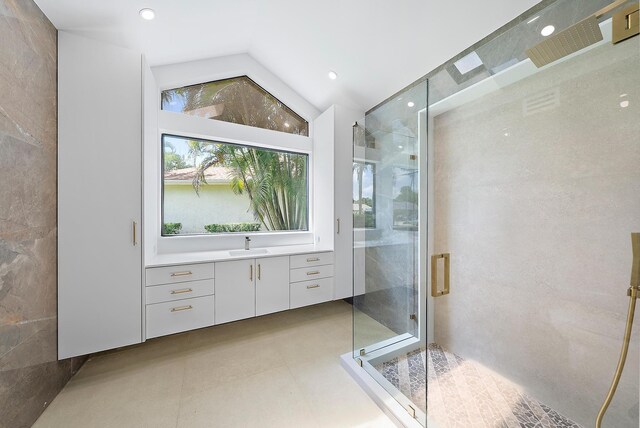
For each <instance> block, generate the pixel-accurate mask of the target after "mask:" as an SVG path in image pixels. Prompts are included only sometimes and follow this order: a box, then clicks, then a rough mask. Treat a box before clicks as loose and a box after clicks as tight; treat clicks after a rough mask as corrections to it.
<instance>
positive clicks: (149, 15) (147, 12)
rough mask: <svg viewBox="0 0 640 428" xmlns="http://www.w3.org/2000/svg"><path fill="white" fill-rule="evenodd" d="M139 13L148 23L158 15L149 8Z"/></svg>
mask: <svg viewBox="0 0 640 428" xmlns="http://www.w3.org/2000/svg"><path fill="white" fill-rule="evenodd" d="M139 13H140V16H141V17H142V19H146V20H147V21H151V20H152V19H153V18H155V17H156V13H155V12H154V11H153V9H149V8H145V9H141V10H140V12H139Z"/></svg>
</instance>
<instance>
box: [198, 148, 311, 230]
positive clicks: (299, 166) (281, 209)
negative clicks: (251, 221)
mask: <svg viewBox="0 0 640 428" xmlns="http://www.w3.org/2000/svg"><path fill="white" fill-rule="evenodd" d="M215 165H224V166H226V167H228V168H230V169H231V171H232V172H231V177H230V178H231V188H232V189H233V191H234V193H236V194H238V195H242V194H247V196H248V197H249V201H250V207H251V209H252V210H253V213H254V217H255V218H256V220H258V221H260V222H261V223H262V224H263V225H264V227H265V228H266V230H306V229H307V156H306V155H302V154H296V153H287V152H278V151H274V150H264V149H257V148H251V147H245V146H235V145H230V144H210V145H209V148H208V150H207V151H206V154H205V157H204V159H203V161H202V162H201V163H200V165H199V166H198V170H197V174H196V177H195V178H194V180H193V186H194V189H195V190H196V192H198V191H199V189H200V186H201V185H202V184H203V183H206V178H205V171H206V170H207V169H208V168H210V167H211V166H215Z"/></svg>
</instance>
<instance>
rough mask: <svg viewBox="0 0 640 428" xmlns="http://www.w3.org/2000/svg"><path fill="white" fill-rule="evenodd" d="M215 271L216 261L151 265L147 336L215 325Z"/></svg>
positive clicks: (146, 292) (149, 337) (147, 284)
mask: <svg viewBox="0 0 640 428" xmlns="http://www.w3.org/2000/svg"><path fill="white" fill-rule="evenodd" d="M214 273H215V269H214V264H213V263H199V264H192V265H176V266H165V267H157V268H147V269H146V287H145V294H146V306H145V314H146V320H145V321H146V337H147V339H151V338H153V337H158V336H165V335H167V334H173V333H179V332H181V331H188V330H194V329H196V328H202V327H208V326H210V325H213V323H214V307H215V305H214V300H215V298H214V276H215V275H214Z"/></svg>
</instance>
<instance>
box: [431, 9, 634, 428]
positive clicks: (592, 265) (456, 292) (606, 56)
mask: <svg viewBox="0 0 640 428" xmlns="http://www.w3.org/2000/svg"><path fill="white" fill-rule="evenodd" d="M609 3H611V1H599V0H558V1H556V2H553V3H549V2H545V3H544V5H546V7H542V6H541V7H537V8H536V10H535V11H532V12H531V13H529V14H528V15H525V16H522V17H519V18H518V19H517V20H516V22H515V23H514V24H513V25H511V28H510V29H508V30H506V31H504V32H502V33H500V34H498V35H497V36H495V37H494V38H493V39H492V40H490V41H488V42H485V43H482V44H480V45H478V46H474V47H473V48H472V49H470V50H468V51H466V52H465V53H463V54H462V55H461V57H465V56H468V55H472V54H473V55H472V56H473V57H474V58H475V59H477V60H476V64H477V66H476V68H474V69H472V70H468V69H467V70H466V71H465V70H462V71H465V72H464V73H463V72H462V71H461V70H460V69H459V68H458V67H457V66H456V61H457V60H458V59H460V57H458V58H456V59H455V60H452V61H451V62H449V63H447V64H445V65H444V66H443V67H441V68H439V69H438V70H437V71H436V72H434V73H432V74H430V75H428V78H429V95H430V100H429V109H428V114H429V126H428V127H429V132H430V134H429V143H428V144H429V147H430V150H432V152H431V156H430V162H431V163H430V166H429V170H430V171H432V172H433V174H432V176H431V178H432V183H431V184H432V186H433V201H434V203H433V206H432V209H433V217H432V222H433V223H432V224H433V228H432V233H431V236H430V238H431V245H433V253H435V254H439V253H449V254H450V257H451V259H450V284H451V291H450V293H449V294H447V295H442V296H438V297H435V298H431V297H430V298H429V300H430V304H432V305H434V311H433V313H430V314H429V315H431V316H432V317H431V318H429V323H432V326H433V330H434V338H433V339H431V337H430V342H432V343H430V344H429V346H428V349H429V355H428V358H427V359H428V364H430V363H433V364H434V365H435V367H436V370H434V372H433V373H432V372H429V383H428V385H429V386H428V406H427V407H428V416H429V419H430V421H431V420H433V421H434V422H435V423H436V425H437V426H438V427H439V428H441V427H445V428H446V427H448V426H456V427H457V426H465V427H466V426H469V427H471V426H473V427H479V428H482V427H487V428H493V427H496V426H500V427H521V426H544V427H592V426H594V423H595V419H596V415H597V413H598V410H599V409H600V406H601V404H602V402H603V400H604V398H605V396H606V394H607V391H608V388H609V385H610V384H611V380H612V377H613V374H614V371H615V368H616V363H617V361H618V356H619V352H620V347H621V345H622V337H623V333H624V331H625V320H626V314H627V306H628V302H629V301H628V299H629V298H628V297H627V295H626V292H627V288H628V287H629V282H630V271H631V263H632V251H631V239H630V237H631V233H632V232H640V196H639V195H640V37H639V36H635V37H633V38H629V39H627V40H625V41H622V42H620V43H617V44H613V43H612V42H611V37H612V36H611V35H612V26H614V25H615V23H614V22H612V20H611V16H612V14H611V13H607V14H605V15H604V16H602V17H599V18H598V20H597V25H599V27H600V30H601V32H602V35H603V40H602V41H597V42H596V43H594V44H592V45H590V46H589V47H586V48H584V49H581V50H579V51H577V52H575V53H573V54H571V55H569V56H565V57H563V58H561V59H559V60H557V61H555V62H551V63H550V64H549V65H546V66H544V67H541V68H538V67H536V65H534V63H532V61H531V60H529V59H528V58H527V53H526V52H527V49H529V48H532V47H534V46H535V45H537V44H538V43H539V42H541V41H542V40H545V36H544V35H543V34H541V32H543V29H545V28H547V30H546V31H544V33H547V34H548V33H549V32H550V31H552V30H551V29H549V28H548V27H549V26H553V27H554V28H555V30H554V31H555V34H557V33H558V32H560V31H562V30H564V29H567V28H569V27H572V26H573V25H574V24H577V23H578V22H580V21H582V20H584V19H585V18H587V17H589V16H590V15H593V14H596V11H598V10H599V9H601V8H602V7H604V6H606V5H607V4H609ZM633 4H635V5H636V8H637V4H638V3H637V1H636V2H635V3H634V2H628V3H627V6H628V5H633ZM624 7H625V6H623V7H621V8H620V9H623V8H624ZM620 9H616V10H615V11H614V12H617V11H618V10H620ZM636 16H637V12H636ZM547 37H553V36H547ZM595 39H597V37H595ZM556 48H561V46H556ZM463 62H464V61H463ZM458 64H460V63H458ZM432 374H433V376H432ZM639 378H640V317H636V320H635V322H634V331H633V335H632V337H631V346H630V348H629V356H628V358H627V363H626V366H625V368H624V371H623V373H622V378H621V381H620V385H619V386H618V391H617V393H616V395H615V397H614V399H613V402H612V403H611V406H610V407H609V410H608V412H607V414H606V416H605V417H604V423H603V425H602V426H603V427H611V428H637V427H638V426H639V408H638V407H639V400H640V397H639V389H640V385H639Z"/></svg>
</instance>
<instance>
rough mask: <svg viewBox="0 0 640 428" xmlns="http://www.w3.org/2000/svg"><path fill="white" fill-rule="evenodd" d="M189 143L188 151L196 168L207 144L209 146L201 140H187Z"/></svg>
mask: <svg viewBox="0 0 640 428" xmlns="http://www.w3.org/2000/svg"><path fill="white" fill-rule="evenodd" d="M187 145H188V146H189V151H188V152H187V153H188V154H189V156H191V157H192V158H193V167H194V168H196V167H197V166H198V157H199V156H200V155H202V154H203V152H204V150H205V146H207V145H208V143H206V142H204V141H199V140H189V141H187Z"/></svg>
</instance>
